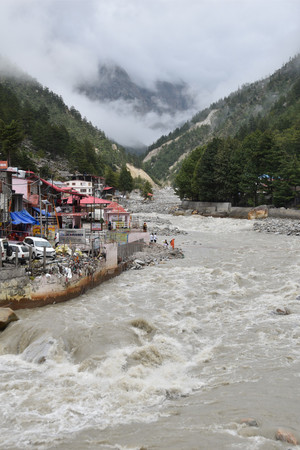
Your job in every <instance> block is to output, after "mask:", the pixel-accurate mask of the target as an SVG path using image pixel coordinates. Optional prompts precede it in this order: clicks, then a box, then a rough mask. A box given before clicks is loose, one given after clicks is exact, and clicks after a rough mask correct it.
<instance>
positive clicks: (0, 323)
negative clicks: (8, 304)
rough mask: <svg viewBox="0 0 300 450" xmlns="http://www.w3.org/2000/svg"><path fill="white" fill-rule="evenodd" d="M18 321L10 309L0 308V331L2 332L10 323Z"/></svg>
mask: <svg viewBox="0 0 300 450" xmlns="http://www.w3.org/2000/svg"><path fill="white" fill-rule="evenodd" d="M15 320H19V318H18V316H17V315H16V314H15V312H14V311H13V310H12V309H10V308H0V330H1V331H2V330H4V329H5V328H6V327H7V325H8V324H9V323H10V322H14V321H15Z"/></svg>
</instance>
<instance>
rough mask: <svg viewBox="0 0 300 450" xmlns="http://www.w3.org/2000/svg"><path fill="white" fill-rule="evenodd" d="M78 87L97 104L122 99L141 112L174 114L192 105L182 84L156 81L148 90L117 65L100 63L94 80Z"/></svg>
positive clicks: (191, 100) (184, 85) (137, 111)
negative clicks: (96, 77)
mask: <svg viewBox="0 0 300 450" xmlns="http://www.w3.org/2000/svg"><path fill="white" fill-rule="evenodd" d="M77 89H78V91H79V92H80V93H81V94H82V93H83V94H85V95H86V96H87V97H88V98H89V99H91V100H93V101H98V102H100V103H101V102H116V101H119V100H122V101H124V102H126V103H128V104H131V105H132V107H133V109H134V111H135V112H136V113H137V114H142V115H145V114H147V113H149V112H155V113H157V114H159V115H161V114H163V113H169V114H174V113H175V112H178V111H187V110H189V109H190V108H192V106H193V99H192V97H191V96H190V95H189V94H188V92H187V86H186V84H185V83H177V84H173V83H170V82H166V81H157V82H156V83H155V86H154V88H153V89H147V88H145V87H141V86H139V85H138V84H136V83H134V82H133V81H132V80H131V78H130V77H129V75H128V73H127V72H126V71H125V70H124V69H123V68H122V67H120V66H117V65H110V66H108V65H101V66H99V70H98V79H97V80H96V81H94V82H93V83H85V84H80V85H79V86H78V88H77Z"/></svg>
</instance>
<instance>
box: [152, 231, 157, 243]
mask: <svg viewBox="0 0 300 450" xmlns="http://www.w3.org/2000/svg"><path fill="white" fill-rule="evenodd" d="M153 241H154V244H156V241H157V236H156V233H154V236H153Z"/></svg>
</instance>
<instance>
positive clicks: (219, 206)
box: [181, 200, 231, 214]
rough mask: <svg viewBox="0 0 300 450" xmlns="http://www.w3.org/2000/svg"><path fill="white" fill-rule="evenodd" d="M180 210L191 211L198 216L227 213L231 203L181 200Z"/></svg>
mask: <svg viewBox="0 0 300 450" xmlns="http://www.w3.org/2000/svg"><path fill="white" fill-rule="evenodd" d="M181 208H182V209H184V210H188V209H192V210H197V211H199V213H200V214H215V213H229V212H230V210H231V203H229V202H191V201H189V200H182V203H181Z"/></svg>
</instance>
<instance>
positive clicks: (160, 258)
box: [126, 244, 184, 270]
mask: <svg viewBox="0 0 300 450" xmlns="http://www.w3.org/2000/svg"><path fill="white" fill-rule="evenodd" d="M177 258H184V255H183V252H182V251H181V249H179V248H174V249H173V248H172V247H170V246H169V247H167V248H166V247H164V246H163V245H161V244H149V245H148V246H145V248H144V250H143V251H142V252H137V253H135V254H134V255H131V256H130V257H129V258H127V260H126V266H127V269H135V270H140V269H143V268H145V267H146V266H155V265H157V264H162V263H163V262H165V261H169V260H170V259H177Z"/></svg>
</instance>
